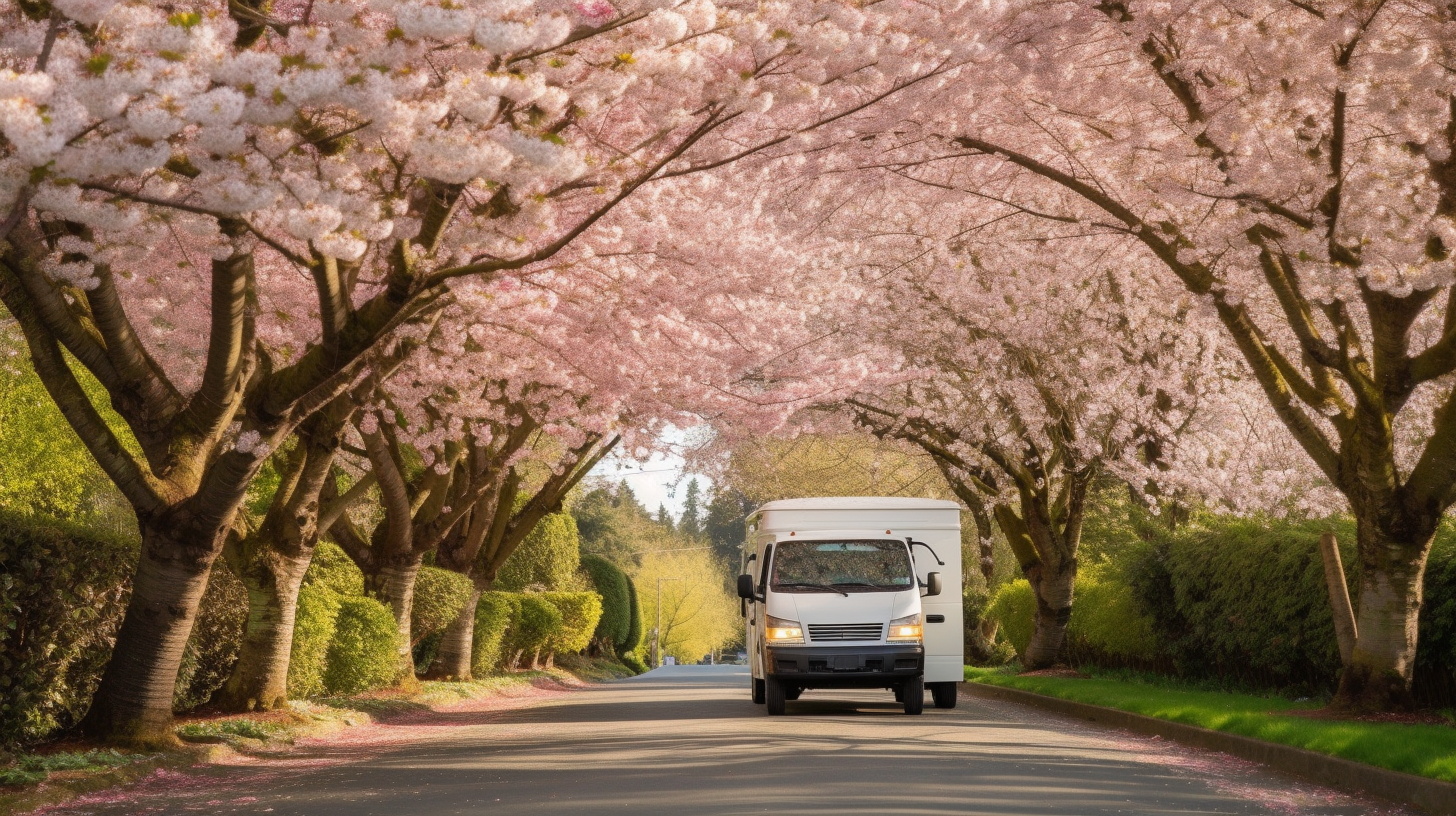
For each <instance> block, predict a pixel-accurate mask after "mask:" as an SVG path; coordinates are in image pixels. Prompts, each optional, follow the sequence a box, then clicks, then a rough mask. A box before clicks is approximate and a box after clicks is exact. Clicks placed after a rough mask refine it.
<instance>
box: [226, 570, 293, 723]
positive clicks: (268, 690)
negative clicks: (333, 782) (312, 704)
mask: <svg viewBox="0 0 1456 816" xmlns="http://www.w3.org/2000/svg"><path fill="white" fill-rule="evenodd" d="M280 550H281V548H268V549H266V550H264V551H263V552H262V553H260V555H259V557H258V558H256V559H255V562H254V563H253V564H249V565H247V566H246V567H245V568H244V569H241V570H237V572H238V574H239V577H240V578H241V579H242V581H243V585H244V586H246V587H247V588H248V622H247V626H246V628H245V629H244V630H243V643H242V648H241V650H240V652H239V654H238V662H237V665H236V666H234V667H233V672H232V674H231V675H229V676H228V680H227V683H225V684H224V685H223V687H222V688H221V689H220V690H219V691H218V696H217V700H216V702H217V703H218V705H219V706H221V707H222V708H223V709H224V710H226V711H269V710H272V709H276V708H281V707H283V706H284V705H285V704H286V703H287V702H288V664H289V658H290V656H291V654H292V651H293V623H294V616H295V614H296V613H297V611H298V591H299V588H300V587H301V586H302V585H303V576H304V573H306V572H307V571H308V564H309V561H310V560H312V558H313V548H312V547H309V548H308V549H307V551H306V552H305V553H304V554H303V555H302V556H296V557H289V556H287V555H284V554H283V553H282V552H281V551H280Z"/></svg>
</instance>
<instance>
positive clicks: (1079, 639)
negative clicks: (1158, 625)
mask: <svg viewBox="0 0 1456 816" xmlns="http://www.w3.org/2000/svg"><path fill="white" fill-rule="evenodd" d="M1154 625H1155V624H1154V622H1153V620H1152V619H1151V618H1150V617H1148V615H1147V614H1146V613H1145V612H1143V610H1142V606H1141V604H1139V602H1138V599H1137V597H1136V596H1135V594H1134V593H1133V589H1132V587H1131V586H1129V585H1128V584H1127V582H1126V581H1125V580H1122V579H1121V576H1119V575H1117V573H1116V572H1115V571H1114V570H1112V569H1111V568H1110V567H1108V566H1104V565H1093V566H1090V567H1084V568H1082V569H1081V570H1080V571H1079V572H1078V574H1077V587H1076V592H1075V594H1074V601H1073V606H1072V619H1071V620H1070V621H1068V623H1067V652H1068V654H1069V655H1071V657H1072V661H1073V662H1079V655H1084V654H1085V655H1088V656H1089V658H1091V659H1096V658H1107V657H1111V658H1113V659H1117V660H1124V661H1127V662H1128V663H1129V664H1134V665H1144V664H1148V663H1150V662H1152V661H1154V660H1156V658H1157V656H1158V642H1157V637H1156V635H1155V634H1154V628H1153V627H1154Z"/></svg>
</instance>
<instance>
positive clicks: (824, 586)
mask: <svg viewBox="0 0 1456 816" xmlns="http://www.w3.org/2000/svg"><path fill="white" fill-rule="evenodd" d="M774 586H775V587H809V588H810V589H825V590H828V591H830V592H838V593H839V594H840V595H843V596H844V597H846V598H848V597H849V593H848V592H845V591H844V590H842V589H836V588H834V587H832V586H829V585H828V584H804V583H800V582H798V581H789V582H786V583H782V584H775V585H774Z"/></svg>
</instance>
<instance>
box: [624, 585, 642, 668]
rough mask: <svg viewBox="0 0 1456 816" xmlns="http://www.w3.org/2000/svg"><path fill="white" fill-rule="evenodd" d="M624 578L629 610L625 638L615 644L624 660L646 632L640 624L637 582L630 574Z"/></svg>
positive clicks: (640, 613)
mask: <svg viewBox="0 0 1456 816" xmlns="http://www.w3.org/2000/svg"><path fill="white" fill-rule="evenodd" d="M626 578H627V597H628V605H627V608H628V610H629V614H628V618H627V639H626V640H624V641H622V642H621V643H619V644H617V656H618V657H620V658H623V660H624V661H625V659H626V656H627V655H629V654H633V653H635V652H636V651H637V650H638V649H639V648H641V646H642V638H643V637H644V636H645V635H646V633H647V630H646V629H645V628H644V627H643V626H642V602H641V601H640V600H639V599H638V598H637V582H636V581H633V580H632V576H630V575H628V576H626ZM638 662H641V661H638ZM628 665H631V664H628ZM638 674H641V672H638Z"/></svg>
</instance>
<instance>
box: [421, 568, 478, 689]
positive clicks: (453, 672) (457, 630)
mask: <svg viewBox="0 0 1456 816" xmlns="http://www.w3.org/2000/svg"><path fill="white" fill-rule="evenodd" d="M482 594H483V593H482V592H481V591H480V590H479V589H476V590H475V591H473V592H471V593H470V600H468V601H466V602H465V606H464V608H462V609H461V610H460V614H459V615H457V616H456V618H455V621H454V622H453V623H451V624H450V626H449V627H447V628H446V629H445V634H444V637H442V638H441V639H440V649H439V651H438V652H436V653H435V662H433V663H431V664H430V669H429V671H428V672H426V673H425V677H427V678H429V679H431V680H459V681H467V680H470V679H472V678H471V670H470V666H471V661H472V660H473V659H474V657H475V655H474V648H475V609H476V607H477V606H479V605H480V596H481V595H482Z"/></svg>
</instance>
